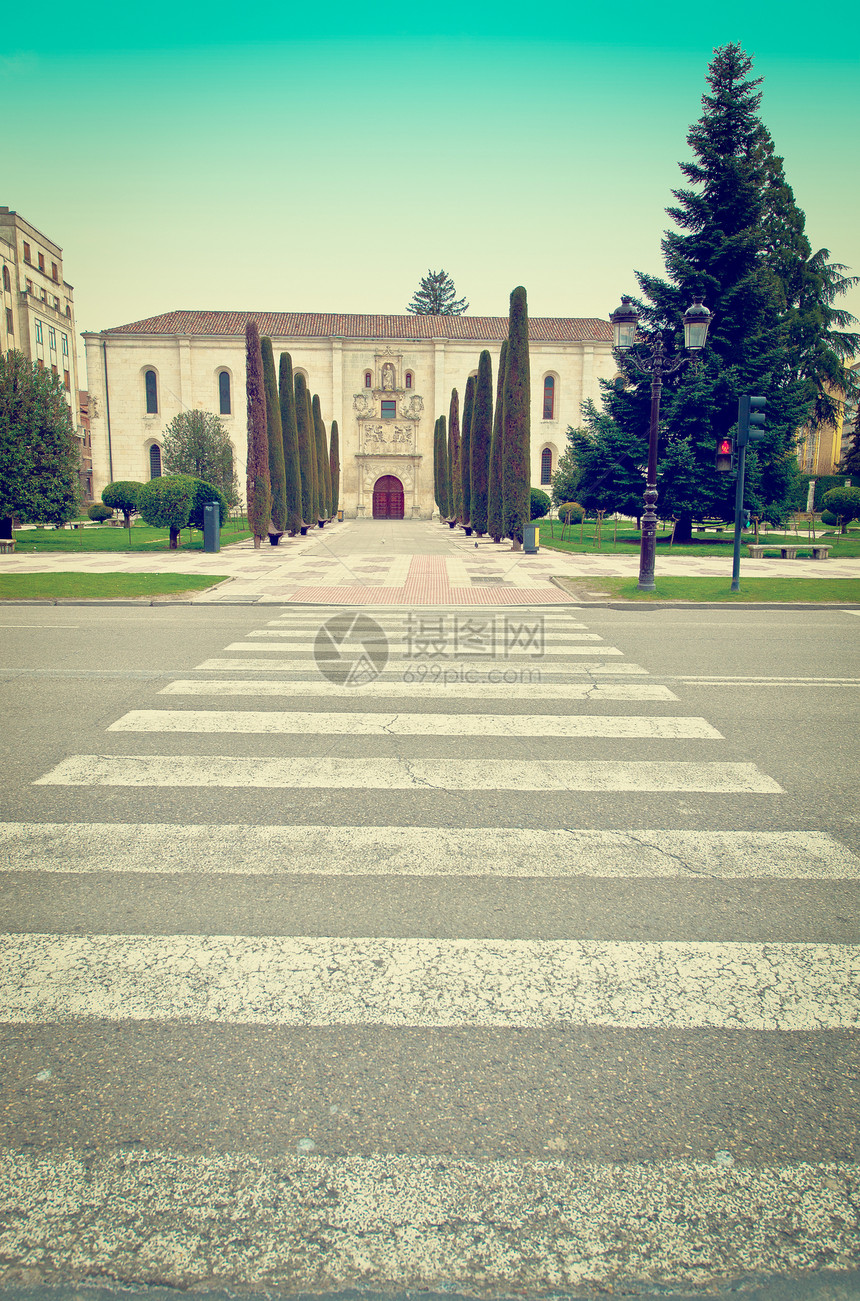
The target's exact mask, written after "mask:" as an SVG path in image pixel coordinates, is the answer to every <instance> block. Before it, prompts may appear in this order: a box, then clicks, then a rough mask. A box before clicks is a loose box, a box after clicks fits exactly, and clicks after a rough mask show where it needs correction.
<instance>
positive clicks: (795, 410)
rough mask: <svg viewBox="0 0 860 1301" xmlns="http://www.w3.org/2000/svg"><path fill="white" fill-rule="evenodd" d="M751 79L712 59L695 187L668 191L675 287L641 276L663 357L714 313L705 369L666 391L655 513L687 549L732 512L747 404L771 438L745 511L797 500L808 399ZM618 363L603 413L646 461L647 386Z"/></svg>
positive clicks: (729, 60) (732, 61)
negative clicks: (700, 302)
mask: <svg viewBox="0 0 860 1301" xmlns="http://www.w3.org/2000/svg"><path fill="white" fill-rule="evenodd" d="M751 67H752V61H751V59H750V58H749V57H748V56H747V55H746V54H745V53H744V51H743V50H742V49H741V47H740V46H739V45H725V46H723V47H721V48H720V49H718V50H717V51H716V53H715V56H714V59H713V61H712V63H711V65H710V69H709V72H708V84H709V87H710V94H707V95H705V97H704V99H703V106H704V107H703V113H702V116H701V117H700V119H699V120H698V121H697V122H696V123H694V124H693V126H692V127H691V128H690V131H689V133H688V136H687V142H688V144H689V145H690V147H691V149H692V151H693V155H694V161H692V162H686V163H682V164H681V172H682V174H683V176H684V177H685V179H686V180H687V181H688V182H689V185H690V188H687V189H679V190H676V191H674V192H673V193H674V197H675V199H676V201H677V202H676V205H675V206H673V207H670V208H669V209H668V210H667V211H668V214H669V216H670V217H671V218H672V220H673V221H674V222H675V224H676V225H677V226H678V227H679V230H670V231H667V232H666V234H665V236H664V239H663V243H662V248H663V255H664V259H665V264H666V270H667V274H668V279H666V280H663V279H661V278H659V277H658V276H651V275H644V274H642V273H637V279H638V281H639V286H640V289H641V291H642V294H643V298H644V302H643V319H644V321H645V322H646V323H647V324H648V325H650V327H651V328H652V329H654V330H659V331H661V332H662V334H663V338H664V341H665V343H666V346H667V351H668V352H670V353H671V352H674V351H677V350H679V349H680V348H681V347H682V333H681V330H682V327H681V318H682V316H683V313H684V311H685V309H686V308H687V307H688V306H689V304H690V300H691V299H692V298H693V296H694V294H697V293H698V294H699V295H701V297H702V298H703V299H704V301H705V303H706V304H707V306H708V307H709V308H710V309H711V311H712V313H713V318H712V325H711V330H710V333H709V335H708V344H707V347H706V348H705V350H704V353H703V355H702V358H701V361H700V363H699V364H698V365H695V366H689V365H688V366H683V367H682V368H681V369H680V370H679V371H678V372H676V374H675V375H673V376H671V377H668V379H667V380H666V381H665V383H664V388H663V401H662V408H661V416H662V439H661V449H660V450H661V462H660V464H659V468H658V480H659V500H658V507H657V509H658V513H659V514H662V515H663V516H666V515H669V514H673V515H675V516H676V517H678V524H677V526H676V532H675V536H676V538H677V539H679V540H689V539H690V537H691V529H692V521H693V518H694V517H696V516H701V515H720V516H723V517H724V518H728V517H730V515H731V514H732V513H733V510H734V487H735V485H734V480H733V479H730V477H729V476H727V475H721V474H719V473H718V472H717V471H716V468H715V464H714V454H715V448H716V444H717V441H718V439H720V438H722V437H725V436H726V435H727V434H729V433H730V432H731V430H732V428H733V426H734V424H735V423H736V420H737V402H738V397H739V396H740V395H741V394H743V393H755V394H761V395H762V396H764V397H766V398H767V400H768V409H767V434H766V437H765V439H764V440H763V441H762V442H761V443H760V444H759V446H758V448H757V449H750V451H749V453H748V457H747V470H748V475H747V485H748V491H747V505H748V506H750V507H752V508H753V510H754V513H756V514H764V515H766V516H769V517H770V518H772V519H773V518H779V517H780V516H781V515H782V514H784V513H785V511H787V510H788V509H791V508H792V507H793V506H794V505H795V503H796V501H797V499H798V494H799V476H798V469H797V458H796V455H795V440H796V431H797V429H798V428H799V427H800V426H801V425H802V424H803V422H804V418H805V415H806V412H807V409H808V404H809V398H810V392H809V388H808V385H807V383H806V381H804V380H803V379H801V378H800V377H799V376H798V373H797V371H796V368H795V367H794V366H793V364H792V356H791V349H790V339H789V327H788V321H787V317H786V313H785V310H784V303H785V294H784V289H783V286H782V284H781V283H780V277H779V275H778V274H777V271H776V270H775V267H774V264H773V262H772V260H771V259H770V255H771V244H772V242H773V239H774V223H775V221H776V217H775V216H774V202H773V195H772V194H771V185H772V180H773V172H772V152H770V153H769V151H768V149H767V147H766V144H767V141H768V140H769V137H768V136H767V133H766V131H765V128H764V127H763V126H762V123H761V121H760V119H759V116H758V108H759V104H760V100H761V95H760V93H759V91H758V89H757V87H758V86H759V84H760V81H758V80H752V79H750V78H749V77H748V73H749V71H750V69H751ZM783 197H784V196H783ZM793 219H794V218H793V216H792V214H791V213H790V211H789V210H788V209H787V208H784V211H783V213H782V217H781V218H780V221H779V223H777V224H779V225H780V229H781V231H782V236H783V238H786V239H788V240H789V242H791V240H796V239H797V230H796V229H795V232H794V234H793V235H791V234H790V232H789V230H788V226H790V224H791V221H792V220H793ZM619 364H620V366H621V368H622V370H623V372H624V375H625V378H626V383H625V385H624V386H623V387H619V388H615V387H611V386H608V385H604V392H605V394H606V404H607V408H608V410H609V413H610V414H611V416H612V417H613V418H614V419H615V420H616V421H617V422H618V423H619V424H620V425H621V426H622V427H623V429H625V431H627V432H628V433H632V434H635V435H638V436H639V437H640V439H641V440H642V447H643V450H644V448H645V447H646V446H647V430H648V422H649V408H650V381H648V380H647V379H645V378H643V377H642V376H641V375H640V374H639V373H638V372H637V371H636V370H635V367H634V366H633V363H632V360H631V359H630V358H629V357H624V356H622V357H621V358H620V361H619Z"/></svg>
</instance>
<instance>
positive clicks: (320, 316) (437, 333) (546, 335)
mask: <svg viewBox="0 0 860 1301" xmlns="http://www.w3.org/2000/svg"><path fill="white" fill-rule="evenodd" d="M249 317H251V318H253V319H254V320H255V321H256V322H257V325H258V326H259V330H260V334H262V335H269V336H271V337H272V338H277V339H285V338H286V339H329V338H332V337H335V338H337V337H339V338H343V339H434V338H437V339H438V338H443V339H474V340H475V341H476V342H492V341H493V340H494V339H498V340H501V339H504V338H506V337H507V333H508V318H507V317H506V316H411V315H409V316H353V315H349V314H340V313H337V312H181V311H179V312H164V313H163V314H162V315H161V316H150V317H147V319H146V320H145V321H132V323H131V324H130V325H115V326H114V327H113V328H112V329H110V330H105V331H104V333H105V334H173V335H181V336H183V337H187V336H189V335H195V334H199V335H222V336H223V335H230V336H233V337H237V336H241V335H244V333H245V322H246V321H247V320H248V318H249ZM529 338H530V339H531V340H532V341H533V342H534V343H544V342H545V343H555V342H559V343H570V342H577V341H581V340H588V341H597V340H600V341H605V342H609V341H610V340H611V338H612V326H611V325H610V324H609V321H600V320H595V319H589V318H585V319H582V318H579V317H567V316H560V317H556V316H533V317H531V318H530V319H529Z"/></svg>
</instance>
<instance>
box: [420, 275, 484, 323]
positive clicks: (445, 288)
mask: <svg viewBox="0 0 860 1301" xmlns="http://www.w3.org/2000/svg"><path fill="white" fill-rule="evenodd" d="M456 294H457V291H456V289H455V288H454V281H453V280H452V279H451V277H450V276H449V275H448V272H447V271H428V272H427V274H426V276H422V277H421V283H420V284H419V286H418V288H417V289H416V290H415V293H414V294H413V295H412V301H411V303H409V304H408V305H407V308H406V310H407V312H412V313H413V314H414V315H416V316H462V314H463V312H465V311H466V310H467V308H468V306H469V304H468V303H467V302H466V300H465V298H457V297H456Z"/></svg>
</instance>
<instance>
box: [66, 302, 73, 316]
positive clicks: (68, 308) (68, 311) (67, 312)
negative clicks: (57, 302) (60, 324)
mask: <svg viewBox="0 0 860 1301" xmlns="http://www.w3.org/2000/svg"><path fill="white" fill-rule="evenodd" d="M71 314H72V309H71V307H70V306H69V304H68V303H66V316H71Z"/></svg>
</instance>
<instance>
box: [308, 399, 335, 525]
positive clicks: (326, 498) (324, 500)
mask: <svg viewBox="0 0 860 1301" xmlns="http://www.w3.org/2000/svg"><path fill="white" fill-rule="evenodd" d="M312 410H313V413H314V432H315V434H316V440H317V483H318V484H319V503H320V519H324V520H329V519H331V488H330V486H329V482H328V479H329V468H328V444H327V441H326V434H325V425H324V423H323V418H322V408H321V407H320V400H319V395H318V394H317V393H315V394H314V400H313V405H312Z"/></svg>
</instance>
